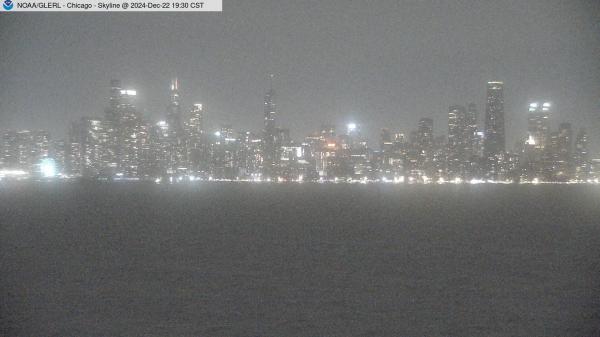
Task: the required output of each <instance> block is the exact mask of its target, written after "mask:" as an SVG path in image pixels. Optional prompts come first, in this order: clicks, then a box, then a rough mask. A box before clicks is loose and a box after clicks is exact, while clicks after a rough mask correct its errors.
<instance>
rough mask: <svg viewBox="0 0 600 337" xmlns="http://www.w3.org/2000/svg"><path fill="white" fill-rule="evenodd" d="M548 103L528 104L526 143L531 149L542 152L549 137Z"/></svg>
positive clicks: (549, 106) (549, 105) (550, 105)
mask: <svg viewBox="0 0 600 337" xmlns="http://www.w3.org/2000/svg"><path fill="white" fill-rule="evenodd" d="M551 107H552V104H551V103H550V102H544V103H539V102H533V103H530V104H529V114H528V116H527V132H528V143H529V145H530V146H532V147H533V148H535V149H537V150H540V151H544V150H545V149H546V147H547V146H548V142H549V136H550V108H551Z"/></svg>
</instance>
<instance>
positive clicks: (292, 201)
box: [0, 183, 600, 336]
mask: <svg viewBox="0 0 600 337" xmlns="http://www.w3.org/2000/svg"><path fill="white" fill-rule="evenodd" d="M0 335H1V336H600V187H599V186H573V185H552V186H548V185H546V186H531V185H529V186H519V185H507V186H504V185H473V186H469V185H466V186H451V185H444V186H429V185H427V186H413V185H411V186H408V185H407V186H389V185H388V186H381V185H379V186H377V185H311V184H302V185H253V184H226V183H223V184H199V185H194V186H166V185H143V184H114V185H109V184H57V185H53V184H45V185H44V184H40V185H27V186H0Z"/></svg>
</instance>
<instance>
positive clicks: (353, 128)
mask: <svg viewBox="0 0 600 337" xmlns="http://www.w3.org/2000/svg"><path fill="white" fill-rule="evenodd" d="M273 78H274V75H272V74H271V75H270V83H269V89H268V90H267V92H266V93H265V95H264V107H263V109H264V115H263V123H264V124H263V128H262V130H249V129H247V128H240V129H237V130H236V129H235V128H234V127H233V125H232V124H221V125H220V126H219V128H218V129H216V130H211V129H210V128H209V127H208V126H207V124H208V123H207V122H206V121H207V115H208V114H207V111H206V110H205V107H204V106H203V104H202V103H194V104H192V106H191V107H190V106H187V107H186V104H182V97H181V95H180V92H179V91H180V84H179V80H178V79H177V78H176V77H175V78H173V79H171V84H170V91H169V93H170V94H169V100H168V103H167V104H166V109H165V113H164V115H163V117H164V119H162V120H159V121H156V120H151V119H148V118H147V116H145V115H144V114H143V112H142V111H140V109H138V108H137V104H138V102H139V97H138V91H137V90H136V88H131V87H125V86H122V84H121V81H120V80H117V79H113V80H111V81H110V89H109V98H108V102H107V103H108V104H107V107H106V109H105V110H104V116H102V117H98V116H86V117H82V118H81V119H79V120H75V121H72V123H71V126H70V128H69V132H68V134H67V135H66V136H65V137H64V138H52V137H51V135H50V133H48V132H46V131H44V130H33V131H29V130H21V131H7V132H5V133H3V136H2V144H1V145H2V147H1V150H2V151H1V156H0V169H1V170H0V178H9V179H13V178H16V179H21V178H27V177H31V178H54V177H61V178H87V179H90V178H91V179H101V180H106V179H108V180H115V179H116V180H122V179H125V180H149V181H155V182H157V183H158V182H162V181H165V180H166V181H168V182H179V181H184V180H185V181H194V180H209V181H210V180H227V181H232V180H241V181H268V182H270V181H278V182H303V181H312V182H316V181H319V182H396V183H403V182H420V183H430V182H438V183H444V182H448V181H450V182H455V183H461V182H472V183H481V182H505V183H513V182H533V183H539V182H593V183H597V182H598V179H600V159H593V158H592V157H591V154H590V151H589V134H588V131H587V130H586V129H585V128H578V130H577V131H576V132H575V131H574V130H573V126H572V124H571V123H570V122H567V121H562V122H560V125H559V126H558V128H557V130H558V131H553V130H555V128H553V126H552V125H551V120H552V119H553V116H552V112H553V110H554V105H553V103H552V102H548V101H543V102H532V103H530V104H529V106H528V115H527V117H528V118H527V132H526V134H524V135H522V136H521V137H519V141H517V142H516V143H515V146H514V148H512V149H510V148H507V146H506V131H507V130H506V128H505V118H504V116H505V110H504V99H505V96H504V87H505V84H504V82H501V81H489V82H487V84H486V93H487V96H486V104H485V107H484V108H483V113H482V114H480V113H479V110H478V108H477V105H476V104H475V103H468V104H466V105H451V106H450V107H449V108H448V115H447V124H446V125H447V128H446V130H447V134H446V135H436V133H435V130H437V129H444V126H443V125H442V126H437V127H436V126H435V124H434V121H433V119H432V118H429V117H421V118H420V119H419V121H418V123H417V125H416V129H413V130H412V131H410V132H409V133H406V134H405V133H403V132H398V131H397V130H394V129H393V128H392V126H391V125H390V124H388V125H386V126H385V127H383V128H382V129H381V131H380V136H379V148H377V147H375V146H374V145H372V144H369V141H368V139H367V137H366V136H365V135H364V134H363V133H362V130H361V129H362V126H361V124H359V123H356V122H350V123H347V124H345V125H342V126H341V127H340V126H336V125H334V124H330V123H321V127H320V128H319V129H317V130H314V131H313V132H311V133H310V134H307V135H305V136H304V137H302V138H300V139H294V138H293V137H291V132H290V128H286V127H282V126H281V124H280V121H279V118H280V113H279V111H278V109H277V95H276V90H275V88H274V85H273ZM481 119H483V122H482V123H483V126H479V125H480V124H481V123H479V122H478V121H479V120H481Z"/></svg>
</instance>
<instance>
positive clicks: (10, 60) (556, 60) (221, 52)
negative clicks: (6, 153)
mask: <svg viewBox="0 0 600 337" xmlns="http://www.w3.org/2000/svg"><path fill="white" fill-rule="evenodd" d="M598 7H599V5H598V3H597V2H591V1H573V2H568V3H565V2H560V1H532V2H528V3H521V2H517V3H515V2H511V1H494V2H469V1H458V2H454V3H452V4H446V3H436V2H433V1H431V2H427V1H403V2H396V1H393V2H392V1H389V2H385V1H384V2H380V3H378V5H377V6H373V7H363V6H361V5H359V4H348V3H347V2H342V1H330V2H327V3H316V2H311V3H293V4H286V5H285V6H284V5H281V4H280V3H279V2H276V1H266V0H264V1H256V2H252V3H248V2H240V1H226V2H225V4H224V9H225V10H224V11H223V12H222V13H219V14H211V13H206V15H204V14H203V15H202V16H198V17H197V16H195V15H190V14H187V13H186V14H181V15H171V14H169V15H163V16H161V15H154V14H139V15H137V14H136V15H133V16H131V15H121V14H113V13H111V14H108V13H107V14H102V13H96V14H90V13H87V14H86V15H85V16H82V15H78V14H68V15H69V17H68V20H64V15H63V14H52V15H51V16H50V15H46V14H43V13H37V14H28V15H22V16H3V20H2V22H0V27H1V28H2V31H3V32H5V33H3V34H2V35H0V39H2V40H1V41H2V45H3V46H4V47H5V48H3V52H4V55H5V57H3V58H2V59H1V60H0V76H1V77H2V78H3V84H4V86H3V90H2V92H0V120H1V121H2V126H1V128H2V129H9V128H10V129H23V128H26V127H27V128H45V129H48V130H49V131H51V132H52V133H53V134H63V133H65V132H66V131H67V130H66V128H65V123H64V121H70V120H73V119H77V118H80V117H82V116H90V115H95V114H97V113H99V112H98V110H97V109H98V107H103V106H104V99H105V96H106V95H105V92H106V91H105V86H106V83H107V82H108V81H109V80H110V79H112V78H119V79H121V80H122V81H123V84H125V85H126V86H131V87H135V88H136V89H137V90H138V92H139V95H140V97H141V98H143V99H142V100H140V104H139V106H138V108H140V109H141V110H142V111H143V112H144V114H145V115H146V116H149V117H151V118H155V119H158V118H159V117H160V116H162V114H163V113H164V102H165V101H166V100H167V99H168V95H169V93H168V85H169V83H168V79H169V78H172V77H174V76H177V77H178V78H179V79H180V83H181V84H182V87H181V90H180V94H181V96H182V97H183V98H185V100H184V101H183V103H184V104H188V105H189V104H191V103H194V102H202V103H203V104H204V106H206V107H207V109H208V110H209V111H210V117H209V118H210V120H211V123H212V124H213V126H215V127H217V126H218V125H220V124H223V123H232V122H235V123H234V124H238V123H239V125H247V126H248V128H250V129H260V128H261V127H262V121H261V116H262V113H263V109H262V104H263V102H262V96H263V95H264V92H265V91H266V89H267V87H268V80H269V79H268V74H271V73H273V74H276V79H275V81H276V87H277V92H278V97H279V103H278V104H279V105H278V108H279V110H280V111H281V124H282V125H294V126H295V127H294V128H293V130H292V136H293V137H295V138H299V137H302V136H303V135H304V134H306V133H309V132H310V131H312V130H313V129H315V128H317V127H318V126H319V125H315V123H314V121H315V120H319V121H320V120H326V121H327V122H329V123H332V124H337V125H342V124H346V123H348V122H350V121H355V122H356V123H360V124H361V125H362V128H363V132H364V133H365V134H366V135H367V137H368V138H369V140H370V141H371V142H376V141H377V138H378V134H379V129H380V128H381V125H383V124H387V123H391V124H392V125H395V126H397V127H398V128H400V129H401V130H402V131H404V132H409V130H410V128H412V126H413V125H415V124H416V123H418V120H419V118H421V117H423V116H428V117H430V118H432V119H433V120H434V122H435V124H436V125H442V124H444V123H445V119H446V113H447V111H446V110H447V108H448V106H450V105H454V104H467V102H474V103H476V104H477V106H478V107H480V108H481V107H483V106H484V104H485V95H486V94H485V86H482V85H481V84H482V83H486V82H487V81H493V80H498V81H503V82H504V83H506V88H505V89H504V90H505V96H506V100H505V114H506V116H505V117H506V128H507V134H506V141H507V142H506V143H507V144H506V146H508V147H509V148H510V147H513V146H514V142H515V140H516V137H517V136H520V135H521V134H522V133H523V132H524V131H526V127H525V124H524V123H522V120H524V119H526V113H527V108H526V107H527V105H528V104H529V103H530V102H533V101H535V100H540V101H547V100H550V101H552V102H553V103H554V105H555V110H554V115H555V116H556V118H555V120H557V121H562V120H569V121H571V122H572V123H573V125H575V126H582V125H586V126H589V127H590V131H591V132H595V133H598V131H597V130H598V129H600V128H599V127H598V124H599V123H600V118H599V116H598V115H599V113H598V111H599V110H600V108H599V107H600V102H599V100H600V98H599V97H598V96H599V94H598V93H600V83H599V82H598V80H597V79H598V78H600V76H598V75H599V74H598V68H597V66H596V64H597V60H596V58H595V57H594V55H597V54H598V53H600V50H599V46H598V43H597V38H596V37H597V36H598V35H599V34H600V28H599V27H598V25H597V23H596V17H597V15H596V14H597V13H598ZM532 8H534V10H531V9H532ZM7 32H11V33H10V34H8V33H7ZM20 41H29V42H30V43H20ZM165 89H167V90H165ZM99 92H102V93H103V95H102V96H100V95H98V94H97V93H99ZM555 127H556V126H555ZM598 136H599V135H597V134H591V140H592V141H593V142H594V143H593V144H592V151H593V152H594V153H597V152H598V151H597V149H598V146H597V143H598V142H597V141H596V140H597V139H598V138H599V137H598Z"/></svg>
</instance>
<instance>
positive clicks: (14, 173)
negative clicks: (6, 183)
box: [0, 170, 27, 177]
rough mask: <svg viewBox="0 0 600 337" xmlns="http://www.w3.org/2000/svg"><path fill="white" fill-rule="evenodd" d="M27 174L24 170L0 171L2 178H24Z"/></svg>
mask: <svg viewBox="0 0 600 337" xmlns="http://www.w3.org/2000/svg"><path fill="white" fill-rule="evenodd" d="M26 174H27V172H25V171H23V170H0V177H4V176H24V175H26Z"/></svg>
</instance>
